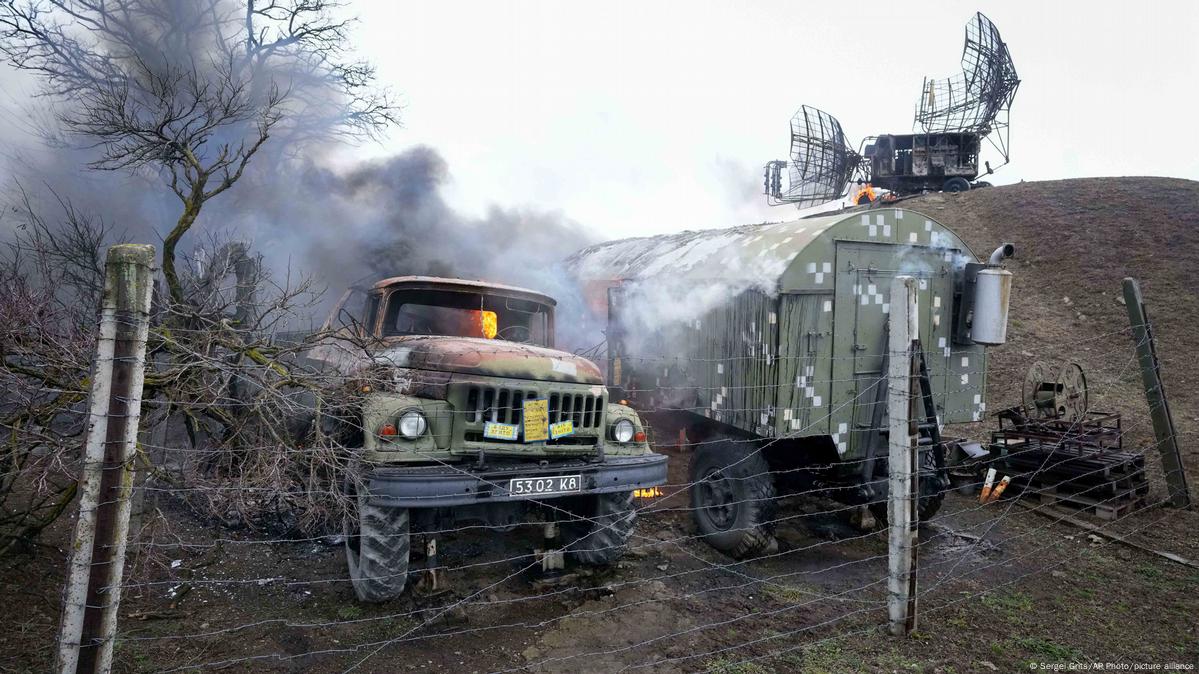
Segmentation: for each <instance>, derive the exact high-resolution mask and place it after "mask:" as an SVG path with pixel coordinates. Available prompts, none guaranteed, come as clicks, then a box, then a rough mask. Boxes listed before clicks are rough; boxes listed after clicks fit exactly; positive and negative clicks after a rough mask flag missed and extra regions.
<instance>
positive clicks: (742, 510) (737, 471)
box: [691, 441, 776, 559]
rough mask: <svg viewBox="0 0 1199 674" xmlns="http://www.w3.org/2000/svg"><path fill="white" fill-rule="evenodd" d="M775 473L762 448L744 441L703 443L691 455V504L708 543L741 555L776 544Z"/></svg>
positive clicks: (732, 554) (759, 552)
mask: <svg viewBox="0 0 1199 674" xmlns="http://www.w3.org/2000/svg"><path fill="white" fill-rule="evenodd" d="M774 498H775V492H774V477H773V476H772V475H771V473H770V466H769V465H768V464H767V463H766V459H765V457H763V456H762V453H761V452H759V451H757V448H756V447H755V446H753V445H749V444H746V443H734V442H727V441H726V442H719V443H716V444H712V445H706V446H703V447H701V448H699V449H698V450H696V452H695V456H693V457H692V458H691V506H692V509H693V510H692V512H693V513H694V516H695V524H696V527H698V529H699V532H700V534H701V535H702V536H703V537H704V540H706V541H707V542H708V544H709V545H711V546H712V547H714V548H716V549H717V550H720V551H721V552H723V553H725V554H727V555H729V556H730V557H733V558H736V559H741V558H743V557H751V556H753V555H757V554H761V553H763V552H765V551H767V550H769V549H770V548H771V546H772V545H774V544H775V541H774V522H773V520H774V513H775V510H776V504H775V500H774Z"/></svg>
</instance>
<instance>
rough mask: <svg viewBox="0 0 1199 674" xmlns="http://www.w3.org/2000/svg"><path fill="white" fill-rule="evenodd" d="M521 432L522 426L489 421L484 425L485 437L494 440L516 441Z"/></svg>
mask: <svg viewBox="0 0 1199 674" xmlns="http://www.w3.org/2000/svg"><path fill="white" fill-rule="evenodd" d="M519 432H520V426H517V425H515V424H497V423H495V422H494V421H488V422H487V423H486V424H483V437H485V438H491V439H492V440H515V439H516V437H517V435H518V434H519Z"/></svg>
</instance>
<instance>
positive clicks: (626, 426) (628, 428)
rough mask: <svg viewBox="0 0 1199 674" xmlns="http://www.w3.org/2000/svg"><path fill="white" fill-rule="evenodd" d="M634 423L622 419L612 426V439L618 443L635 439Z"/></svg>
mask: <svg viewBox="0 0 1199 674" xmlns="http://www.w3.org/2000/svg"><path fill="white" fill-rule="evenodd" d="M633 432H634V429H633V422H631V421H629V420H628V419H620V420H618V421H617V422H616V423H614V424H612V439H613V440H615V441H617V442H628V441H630V440H632V439H633Z"/></svg>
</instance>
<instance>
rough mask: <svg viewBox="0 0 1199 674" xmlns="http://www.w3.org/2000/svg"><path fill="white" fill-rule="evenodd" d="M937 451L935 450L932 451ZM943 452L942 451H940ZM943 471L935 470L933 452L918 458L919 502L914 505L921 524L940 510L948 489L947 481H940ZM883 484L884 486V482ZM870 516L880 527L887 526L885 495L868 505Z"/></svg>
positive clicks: (935, 461) (935, 462)
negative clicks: (872, 516)
mask: <svg viewBox="0 0 1199 674" xmlns="http://www.w3.org/2000/svg"><path fill="white" fill-rule="evenodd" d="M933 451H937V450H933ZM942 451H944V450H942ZM943 473H944V471H938V470H937V459H936V457H935V456H933V452H932V451H929V452H924V454H923V455H922V456H921V457H920V500H919V501H918V502H917V504H916V516H917V517H919V518H920V523H921V524H923V523H924V522H927V521H928V520H930V519H932V517H933V515H936V514H937V511H938V510H940V509H941V504H942V503H943V502H944V501H945V492H946V490H947V489H948V486H947V485H948V480H942V479H941V475H942V474H943ZM883 484H886V482H884V483H883ZM870 514H871V515H874V519H875V520H876V521H877V522H878V523H879V524H880V525H882V526H886V524H887V495H886V494H883V495H882V496H880V497H878V498H876V499H875V500H874V501H873V502H872V503H871V504H870Z"/></svg>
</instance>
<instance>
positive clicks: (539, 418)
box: [523, 398, 550, 442]
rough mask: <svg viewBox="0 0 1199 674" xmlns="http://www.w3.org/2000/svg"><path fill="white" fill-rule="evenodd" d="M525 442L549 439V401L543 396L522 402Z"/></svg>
mask: <svg viewBox="0 0 1199 674" xmlns="http://www.w3.org/2000/svg"><path fill="white" fill-rule="evenodd" d="M523 418H524V426H525V442H544V441H546V440H549V439H550V401H548V400H546V399H545V398H541V399H538V400H526V401H525V402H524V415H523Z"/></svg>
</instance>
